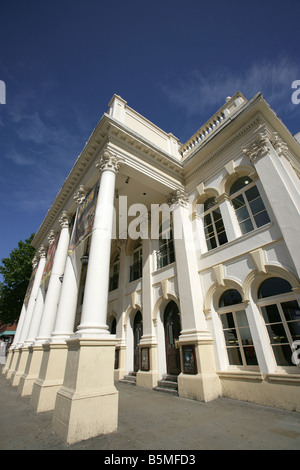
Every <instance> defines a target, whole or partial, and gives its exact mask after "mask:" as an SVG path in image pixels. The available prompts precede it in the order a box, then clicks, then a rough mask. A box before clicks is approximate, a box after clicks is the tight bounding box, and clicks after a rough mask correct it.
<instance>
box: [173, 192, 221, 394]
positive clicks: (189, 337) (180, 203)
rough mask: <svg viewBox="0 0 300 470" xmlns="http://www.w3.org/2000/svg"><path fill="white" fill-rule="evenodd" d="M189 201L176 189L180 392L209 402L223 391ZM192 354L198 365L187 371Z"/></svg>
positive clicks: (175, 235)
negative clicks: (205, 303)
mask: <svg viewBox="0 0 300 470" xmlns="http://www.w3.org/2000/svg"><path fill="white" fill-rule="evenodd" d="M187 201H188V198H187V195H186V194H185V193H184V192H182V191H180V192H177V194H176V197H175V198H173V200H172V202H173V208H172V210H173V219H174V247H175V257H176V269H177V279H178V290H179V299H180V314H181V328H182V330H181V333H180V336H179V341H178V346H179V348H180V356H181V374H179V376H178V393H179V396H182V397H185V398H192V399H197V400H202V401H210V400H213V399H215V398H217V397H218V396H219V395H220V394H221V388H220V381H219V378H218V376H217V374H216V371H215V364H214V353H213V347H212V343H213V340H212V338H211V335H210V333H209V331H208V329H207V324H206V319H205V317H204V313H203V299H202V294H201V292H202V289H201V286H200V279H199V274H198V263H197V258H196V249H195V239H194V233H193V230H192V221H191V220H190V217H189V211H188V202H187ZM189 354H191V355H192V357H191V361H192V362H193V364H195V367H194V368H193V371H192V373H188V372H187V371H186V367H185V366H186V363H185V358H186V357H187V355H189Z"/></svg>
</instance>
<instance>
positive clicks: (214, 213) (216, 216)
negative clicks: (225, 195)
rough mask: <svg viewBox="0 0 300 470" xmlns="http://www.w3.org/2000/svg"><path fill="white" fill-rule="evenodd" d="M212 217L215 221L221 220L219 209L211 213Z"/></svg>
mask: <svg viewBox="0 0 300 470" xmlns="http://www.w3.org/2000/svg"><path fill="white" fill-rule="evenodd" d="M213 217H214V220H215V221H216V220H220V219H221V220H222V216H221V211H220V209H219V208H218V209H216V210H215V211H213Z"/></svg>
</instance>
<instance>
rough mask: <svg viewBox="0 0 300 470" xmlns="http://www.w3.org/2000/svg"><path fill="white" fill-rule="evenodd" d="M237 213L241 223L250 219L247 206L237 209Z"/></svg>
mask: <svg viewBox="0 0 300 470" xmlns="http://www.w3.org/2000/svg"><path fill="white" fill-rule="evenodd" d="M235 213H236V216H237V219H238V221H239V222H242V221H243V220H246V219H249V212H248V209H247V207H246V206H243V207H240V208H239V209H236V211H235Z"/></svg>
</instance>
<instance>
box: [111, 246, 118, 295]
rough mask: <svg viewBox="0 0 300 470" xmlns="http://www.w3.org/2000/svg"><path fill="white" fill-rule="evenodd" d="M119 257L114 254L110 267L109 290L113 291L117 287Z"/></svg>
mask: <svg viewBox="0 0 300 470" xmlns="http://www.w3.org/2000/svg"><path fill="white" fill-rule="evenodd" d="M119 271H120V255H119V253H117V254H116V256H115V258H114V262H113V265H112V270H111V276H110V278H109V290H110V291H112V290H115V289H117V288H118V287H119Z"/></svg>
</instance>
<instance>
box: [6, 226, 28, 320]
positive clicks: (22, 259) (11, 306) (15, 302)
mask: <svg viewBox="0 0 300 470" xmlns="http://www.w3.org/2000/svg"><path fill="white" fill-rule="evenodd" d="M33 237H34V233H33V234H32V235H31V236H30V237H29V238H28V239H26V240H25V241H24V242H23V241H22V240H21V241H19V243H18V248H14V249H13V250H12V251H11V253H10V256H9V258H2V260H1V262H2V266H0V274H2V277H3V281H2V282H1V283H0V321H1V322H2V323H13V322H14V321H15V320H18V318H19V315H20V313H21V308H22V304H23V301H24V297H25V294H26V290H27V286H28V283H29V280H30V276H31V272H32V259H33V257H34V254H35V249H34V248H33V246H31V242H32V240H33Z"/></svg>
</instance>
